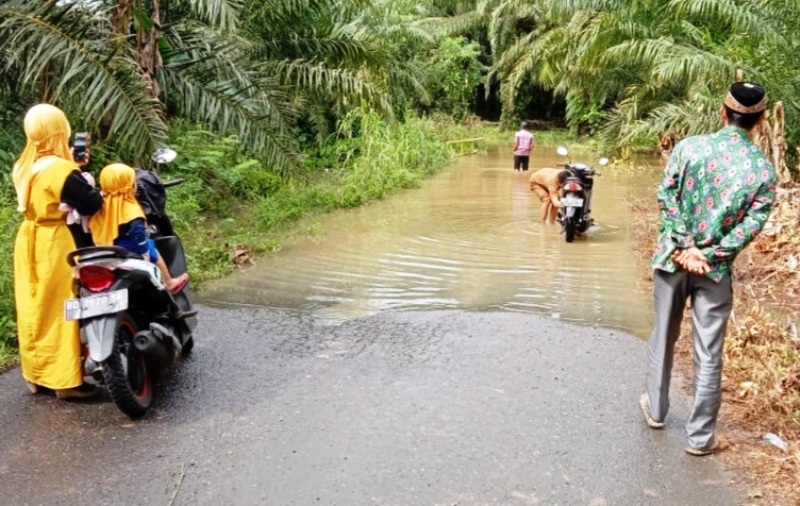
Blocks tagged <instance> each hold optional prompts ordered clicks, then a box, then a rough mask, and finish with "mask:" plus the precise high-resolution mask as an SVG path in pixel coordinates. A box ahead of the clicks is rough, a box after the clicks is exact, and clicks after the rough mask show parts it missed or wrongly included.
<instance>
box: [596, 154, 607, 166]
mask: <svg viewBox="0 0 800 506" xmlns="http://www.w3.org/2000/svg"><path fill="white" fill-rule="evenodd" d="M598 163H599V164H600V165H602V166H603V167H605V166H606V165H608V158H606V157H605V156H604V157H603V158H601V159H600V161H599V162H598Z"/></svg>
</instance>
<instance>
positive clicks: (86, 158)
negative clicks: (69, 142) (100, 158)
mask: <svg viewBox="0 0 800 506" xmlns="http://www.w3.org/2000/svg"><path fill="white" fill-rule="evenodd" d="M69 154H70V155H72V161H74V162H75V163H77V164H78V167H80V168H81V169H82V168H84V167H86V166H87V165H89V160H90V158H91V156H90V155H91V153H90V152H89V146H86V155H84V157H83V161H82V162H78V161H76V160H75V147H74V146H73V147H71V148H69ZM92 186H94V185H92Z"/></svg>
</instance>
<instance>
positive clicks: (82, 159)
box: [72, 132, 91, 163]
mask: <svg viewBox="0 0 800 506" xmlns="http://www.w3.org/2000/svg"><path fill="white" fill-rule="evenodd" d="M90 140H91V136H90V135H89V132H77V133H75V141H74V142H73V143H72V158H74V159H75V161H76V162H77V163H86V150H87V149H88V148H89V141H90Z"/></svg>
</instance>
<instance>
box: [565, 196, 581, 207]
mask: <svg viewBox="0 0 800 506" xmlns="http://www.w3.org/2000/svg"><path fill="white" fill-rule="evenodd" d="M563 202H564V205H565V206H569V207H581V206H583V199H582V198H580V197H576V196H575V195H565V196H564V199H563Z"/></svg>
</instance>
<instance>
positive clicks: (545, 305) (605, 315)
mask: <svg viewBox="0 0 800 506" xmlns="http://www.w3.org/2000/svg"><path fill="white" fill-rule="evenodd" d="M572 158H573V161H582V162H585V163H590V164H591V163H594V162H595V161H596V160H597V158H599V155H597V154H592V153H580V152H575V153H572ZM563 161H564V159H563V158H562V157H560V156H558V155H557V154H556V153H555V148H552V147H543V148H541V149H539V150H537V152H536V156H534V157H533V159H532V161H531V166H532V167H531V172H532V171H533V170H534V169H535V168H539V167H542V166H551V167H553V166H555V164H557V163H562V162H563ZM598 169H599V171H600V172H601V174H602V175H601V176H599V177H597V178H596V179H595V190H594V205H593V207H594V209H593V210H592V213H593V215H594V217H595V220H596V223H597V225H596V226H595V227H593V228H592V229H590V231H589V232H588V234H587V235H586V236H584V237H579V238H578V239H577V240H576V241H575V242H574V243H571V244H567V243H566V241H565V239H564V235H563V234H561V230H560V226H558V225H542V224H539V223H537V222H536V220H537V217H538V215H539V206H540V204H539V201H538V199H537V198H536V196H535V195H534V194H533V193H532V192H531V191H530V190H529V188H528V178H529V172H528V173H521V172H518V173H515V172H514V171H513V170H512V168H511V157H510V156H507V153H505V152H503V153H500V151H499V150H498V149H496V148H495V149H494V150H492V151H490V152H489V154H488V155H483V156H479V155H476V156H472V157H460V158H457V159H456V160H455V161H454V162H453V164H452V166H451V167H450V168H449V169H448V170H446V171H445V172H444V173H442V174H440V175H438V176H436V177H434V178H432V179H430V180H428V181H426V182H425V183H424V184H423V186H422V187H421V188H420V189H416V190H409V191H406V192H403V193H402V194H399V195H395V196H392V197H391V198H390V199H388V200H386V201H381V202H377V203H374V204H372V205H369V206H366V207H364V208H361V209H356V210H349V211H342V212H336V213H333V214H330V215H326V216H322V217H319V218H317V219H316V220H315V222H314V223H313V224H312V225H310V226H311V228H313V229H315V230H318V231H319V233H318V234H316V235H315V236H314V237H305V238H301V239H298V240H295V241H292V242H290V243H287V244H286V245H285V248H284V249H283V251H281V252H279V253H278V254H276V255H274V256H271V257H269V258H267V259H264V260H262V261H261V262H260V263H259V265H258V267H256V268H252V269H248V270H247V271H246V272H243V273H239V274H237V275H234V276H231V277H229V278H226V279H224V280H222V281H219V282H216V283H213V284H211V285H210V286H208V287H206V289H205V290H204V291H203V294H202V298H203V302H204V303H206V304H212V305H213V304H224V305H230V304H233V305H255V306H265V307H281V308H286V309H301V310H304V311H309V312H312V313H314V314H315V316H317V317H321V318H330V319H334V320H346V319H352V318H358V317H363V316H366V315H370V314H374V313H375V312H378V311H381V310H384V309H414V310H431V309H434V310H442V309H465V310H477V311H480V310H508V311H525V312H535V313H538V314H542V315H546V316H548V317H551V318H556V319H562V320H565V321H570V322H578V323H584V324H599V325H605V326H611V327H615V328H619V329H623V330H626V331H628V332H631V333H633V334H636V335H638V336H645V335H646V334H647V332H648V331H649V325H650V315H649V311H647V310H645V308H646V307H649V293H645V292H643V291H642V289H641V287H640V286H639V284H640V283H638V281H639V280H641V276H642V271H641V270H637V268H636V266H635V264H634V262H635V258H634V254H633V240H632V238H631V235H630V233H629V214H630V209H629V207H628V205H627V199H628V198H629V197H631V196H640V195H653V194H654V193H653V191H654V186H653V185H654V184H655V182H656V180H657V177H658V175H659V170H658V169H657V168H656V167H653V168H652V169H651V170H647V171H642V170H638V171H633V170H631V169H629V168H623V167H615V166H613V165H612V166H609V167H598ZM643 300H644V301H647V304H643V303H641V304H640V303H638V301H643Z"/></svg>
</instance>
